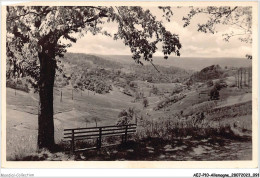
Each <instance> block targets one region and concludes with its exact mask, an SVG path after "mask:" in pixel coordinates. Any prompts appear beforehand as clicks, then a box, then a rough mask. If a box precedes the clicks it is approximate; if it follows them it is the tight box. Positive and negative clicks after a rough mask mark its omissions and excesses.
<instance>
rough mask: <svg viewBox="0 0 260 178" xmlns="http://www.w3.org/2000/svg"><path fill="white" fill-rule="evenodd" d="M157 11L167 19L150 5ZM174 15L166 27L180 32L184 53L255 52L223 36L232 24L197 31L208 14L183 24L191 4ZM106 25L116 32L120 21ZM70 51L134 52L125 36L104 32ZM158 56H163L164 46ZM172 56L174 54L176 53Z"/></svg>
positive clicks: (229, 54)
mask: <svg viewBox="0 0 260 178" xmlns="http://www.w3.org/2000/svg"><path fill="white" fill-rule="evenodd" d="M149 9H150V10H151V11H152V13H153V14H156V17H157V18H158V20H163V19H162V18H161V17H162V12H161V11H160V10H159V9H158V8H156V7H154V8H151V7H150V8H149ZM173 12H174V15H173V16H172V20H171V22H166V21H165V20H163V21H164V25H165V27H166V28H167V29H168V30H169V31H171V32H173V33H175V34H178V35H179V38H180V42H181V44H182V49H181V51H180V52H181V57H238V58H244V57H245V55H246V54H251V53H252V52H251V50H252V47H251V44H247V43H245V42H241V41H240V40H239V39H237V38H235V37H233V38H231V39H230V41H229V42H226V41H224V40H223V36H222V34H224V33H226V32H228V31H231V30H236V29H232V28H231V27H229V26H224V25H219V26H218V28H217V30H218V32H217V33H215V34H210V33H206V34H205V33H202V32H197V24H198V23H203V22H204V21H205V20H206V19H207V18H206V17H207V16H205V15H201V16H197V17H195V18H194V19H193V20H192V21H191V25H190V26H188V27H185V28H184V27H183V24H184V22H183V21H182V17H183V16H186V14H187V13H188V12H189V9H188V8H187V7H182V8H174V9H173ZM104 29H106V30H108V31H109V32H111V33H113V32H115V31H116V30H117V25H116V24H105V26H104ZM68 52H73V53H87V54H99V55H131V53H130V49H129V47H127V46H125V45H124V44H123V42H122V41H121V40H117V41H114V40H113V39H112V38H111V37H107V36H103V35H101V34H99V35H95V36H93V35H92V34H90V33H89V34H87V35H85V36H84V37H82V38H80V39H79V40H78V41H77V43H74V44H72V47H70V48H69V49H68ZM155 56H163V54H162V53H161V52H160V47H159V49H158V51H157V52H156V53H155ZM171 56H174V54H172V55H171Z"/></svg>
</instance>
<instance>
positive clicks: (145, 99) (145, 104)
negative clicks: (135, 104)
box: [143, 98, 148, 108]
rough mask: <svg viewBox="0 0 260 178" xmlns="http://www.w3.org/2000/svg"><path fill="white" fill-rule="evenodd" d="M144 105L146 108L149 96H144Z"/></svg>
mask: <svg viewBox="0 0 260 178" xmlns="http://www.w3.org/2000/svg"><path fill="white" fill-rule="evenodd" d="M143 106H144V108H146V107H147V106H148V100H147V98H144V99H143Z"/></svg>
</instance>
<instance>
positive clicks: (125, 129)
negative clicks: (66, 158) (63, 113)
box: [64, 124, 137, 153]
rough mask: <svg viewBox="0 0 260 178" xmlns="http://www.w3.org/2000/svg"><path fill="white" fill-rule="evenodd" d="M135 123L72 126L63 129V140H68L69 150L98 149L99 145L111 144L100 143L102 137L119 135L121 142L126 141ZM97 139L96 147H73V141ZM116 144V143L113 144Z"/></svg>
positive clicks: (132, 131)
mask: <svg viewBox="0 0 260 178" xmlns="http://www.w3.org/2000/svg"><path fill="white" fill-rule="evenodd" d="M136 126H137V125H136V124H128V125H114V126H103V127H87V128H74V129H64V140H65V141H70V152H71V153H74V152H78V151H85V150H90V149H100V148H101V147H106V146H112V145H104V146H101V145H102V137H112V136H121V137H122V143H126V141H127V135H129V134H133V133H135V132H136ZM87 139H97V143H96V147H91V148H83V149H75V141H78V140H87ZM113 145H116V144H113Z"/></svg>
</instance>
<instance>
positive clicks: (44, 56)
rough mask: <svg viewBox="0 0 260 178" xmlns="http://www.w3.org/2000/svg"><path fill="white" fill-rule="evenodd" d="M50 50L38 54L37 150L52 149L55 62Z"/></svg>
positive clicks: (53, 143)
mask: <svg viewBox="0 0 260 178" xmlns="http://www.w3.org/2000/svg"><path fill="white" fill-rule="evenodd" d="M49 49H50V48H49ZM50 51H51V49H50V50H43V52H41V53H39V54H38V56H39V60H40V81H39V114H38V149H42V148H47V149H49V150H52V149H53V148H54V145H55V142H54V120H53V86H54V78H55V68H56V61H55V60H54V57H53V55H51V54H49V53H48V52H50Z"/></svg>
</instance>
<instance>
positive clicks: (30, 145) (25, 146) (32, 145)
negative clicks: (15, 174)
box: [6, 133, 37, 161]
mask: <svg viewBox="0 0 260 178" xmlns="http://www.w3.org/2000/svg"><path fill="white" fill-rule="evenodd" d="M9 134H10V135H9V138H8V140H7V142H6V150H7V151H6V153H7V155H6V159H7V160H8V161H16V160H22V159H23V158H24V157H26V156H29V155H31V154H33V153H36V150H37V140H36V139H37V138H36V135H29V136H25V135H22V136H20V135H19V134H17V133H16V134H11V133H9Z"/></svg>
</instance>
